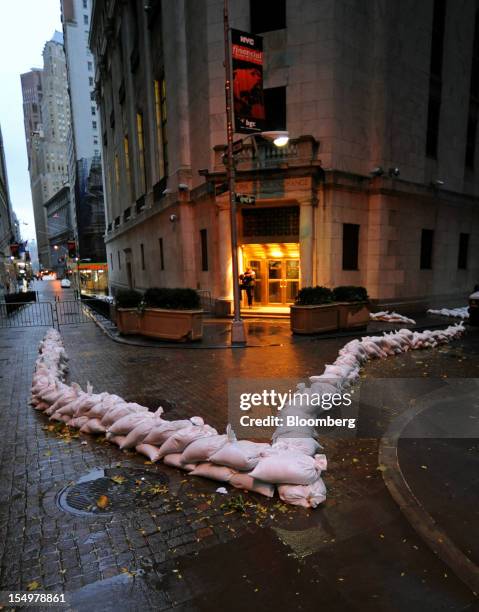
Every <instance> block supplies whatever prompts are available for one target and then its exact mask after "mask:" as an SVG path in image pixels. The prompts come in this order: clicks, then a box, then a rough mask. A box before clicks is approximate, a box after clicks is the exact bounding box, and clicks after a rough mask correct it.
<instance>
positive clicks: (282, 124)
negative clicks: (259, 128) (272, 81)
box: [264, 87, 286, 130]
mask: <svg viewBox="0 0 479 612" xmlns="http://www.w3.org/2000/svg"><path fill="white" fill-rule="evenodd" d="M264 110H265V117H266V130H286V87H270V88H269V89H265V90H264Z"/></svg>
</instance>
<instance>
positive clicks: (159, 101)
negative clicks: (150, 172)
mask: <svg viewBox="0 0 479 612" xmlns="http://www.w3.org/2000/svg"><path fill="white" fill-rule="evenodd" d="M154 85H155V117H156V140H157V155H158V165H159V167H160V179H162V178H164V177H165V176H167V174H168V150H167V147H168V138H167V134H166V82H165V79H164V78H161V79H160V80H159V81H155V83H154Z"/></svg>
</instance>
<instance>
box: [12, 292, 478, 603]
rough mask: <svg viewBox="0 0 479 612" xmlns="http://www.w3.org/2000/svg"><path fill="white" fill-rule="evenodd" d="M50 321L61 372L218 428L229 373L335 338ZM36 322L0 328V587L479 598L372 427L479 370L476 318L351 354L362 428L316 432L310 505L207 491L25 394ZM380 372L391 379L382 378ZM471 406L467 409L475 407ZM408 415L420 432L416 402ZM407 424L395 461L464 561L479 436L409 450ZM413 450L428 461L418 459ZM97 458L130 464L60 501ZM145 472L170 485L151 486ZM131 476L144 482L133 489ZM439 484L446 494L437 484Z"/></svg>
mask: <svg viewBox="0 0 479 612" xmlns="http://www.w3.org/2000/svg"><path fill="white" fill-rule="evenodd" d="M35 288H36V289H37V290H39V292H40V297H41V299H45V300H47V299H52V298H53V296H54V295H55V294H61V296H63V297H64V298H65V297H68V298H70V297H72V296H71V294H70V293H69V292H68V290H66V291H65V290H59V289H58V281H51V282H48V281H44V282H43V283H37V286H36V287H35ZM60 330H61V334H62V337H63V340H64V344H65V348H66V351H67V353H68V355H69V357H70V373H69V376H68V381H70V382H72V381H76V382H78V383H79V384H80V385H82V387H85V385H86V383H87V381H89V382H90V383H92V384H93V387H94V390H95V391H97V392H101V391H104V390H107V391H109V392H110V393H117V394H119V395H121V396H123V397H125V398H126V399H128V400H131V401H137V402H140V403H142V404H144V405H146V406H148V407H149V408H152V409H153V408H156V407H157V406H159V405H163V406H164V407H165V412H166V415H167V418H172V417H180V418H182V417H189V416H193V415H201V416H203V417H204V418H205V421H206V422H208V423H210V424H211V425H213V426H214V427H217V428H218V430H219V431H221V430H223V429H224V427H225V426H226V423H227V418H228V417H227V402H226V393H227V390H226V384H227V381H228V379H229V378H230V377H239V378H254V377H255V376H257V375H258V373H259V372H260V373H261V376H264V377H269V378H282V377H289V378H295V377H298V378H299V377H300V378H304V377H305V376H307V375H310V374H314V373H318V372H320V371H322V368H323V366H324V364H325V363H330V362H332V361H333V360H334V359H335V355H336V353H337V351H338V349H339V348H340V347H341V346H342V345H343V344H344V343H345V339H344V338H343V339H341V338H338V339H329V340H317V341H315V342H301V343H296V344H295V343H285V344H284V345H282V346H264V347H253V348H250V349H237V350H235V349H229V350H214V349H211V350H210V349H205V350H201V351H198V350H188V349H186V348H185V349H168V348H165V349H161V348H147V347H135V346H128V345H123V344H118V343H115V342H113V341H112V340H111V339H110V338H108V337H107V336H106V335H105V334H104V333H103V332H102V331H101V330H100V329H99V328H98V327H97V326H96V325H95V324H94V323H93V322H91V321H89V322H87V323H81V324H76V325H75V324H73V325H61V326H60ZM45 331H46V328H40V327H32V328H20V329H8V330H1V331H0V341H1V343H0V362H1V364H2V369H1V379H0V380H1V388H2V393H1V400H0V420H1V431H2V445H1V455H0V458H1V467H0V469H1V473H0V483H1V484H0V541H1V544H0V554H1V570H0V576H1V578H0V584H1V589H3V590H9V591H10V590H15V591H17V590H26V589H28V588H29V587H28V585H32V584H33V585H34V586H35V585H39V586H38V587H37V588H38V589H40V588H41V589H46V590H47V591H51V592H64V593H66V594H67V596H68V597H69V598H70V599H69V601H70V602H71V606H72V609H78V610H97V609H98V610H100V609H101V610H109V609H111V610H113V609H115V610H123V609H124V610H132V609H137V608H138V609H140V608H143V609H144V608H145V607H146V608H147V609H160V610H168V609H182V610H224V609H234V610H236V609H243V608H244V607H245V606H250V607H252V608H254V609H259V608H263V609H279V610H286V609H295V610H312V609H317V607H318V605H327V606H328V608H329V609H331V610H341V611H342V610H364V609H367V610H405V609H410V610H421V611H422V610H431V611H433V610H440V609H444V610H445V609H447V610H475V609H477V608H476V607H475V606H476V602H475V597H474V595H473V594H472V592H471V590H470V589H469V588H467V586H466V585H465V584H464V582H463V581H462V580H461V579H460V577H458V576H456V575H455V574H454V573H453V572H452V571H451V569H450V568H449V567H448V566H447V565H446V564H444V563H443V562H442V561H441V560H440V558H438V557H437V556H436V555H435V554H434V553H433V552H431V550H430V548H429V547H428V546H427V544H426V543H425V542H424V540H423V539H422V538H421V537H420V535H419V534H418V532H417V530H416V529H415V528H413V526H411V524H410V523H409V522H408V520H407V519H406V518H405V516H404V515H403V514H402V512H401V511H400V508H399V506H398V505H397V503H396V502H395V501H394V499H393V498H392V496H391V494H390V492H389V491H388V488H387V487H386V486H385V481H384V479H383V471H382V469H381V465H380V462H379V459H378V448H379V445H380V440H381V437H382V436H383V435H384V433H385V431H386V429H387V428H388V426H389V425H390V424H391V422H393V421H394V419H395V418H397V416H398V415H400V414H401V412H402V411H404V410H405V409H406V407H407V405H409V404H410V400H411V401H420V400H422V399H424V398H425V397H426V396H428V394H430V393H432V392H434V391H436V390H437V388H438V386H441V387H443V388H447V385H448V384H451V383H452V381H455V380H457V379H461V378H467V379H474V378H478V376H477V373H478V370H479V360H478V358H477V355H478V352H479V333H478V332H477V331H476V330H474V329H473V328H469V329H468V330H467V332H466V334H465V336H464V337H463V339H461V340H457V341H454V342H453V343H452V344H451V345H446V346H443V347H440V348H438V349H430V350H424V351H415V352H412V353H406V354H403V355H399V356H396V357H390V358H388V359H387V360H385V361H374V362H370V363H369V364H368V365H367V366H366V367H365V368H364V370H363V372H362V378H361V384H360V387H361V394H362V395H361V397H362V401H361V419H362V417H363V416H364V423H363V425H362V427H363V432H362V433H361V431H360V432H358V437H347V438H341V437H326V436H325V437H324V439H321V440H320V441H321V443H322V444H323V446H324V452H325V453H326V455H327V457H328V471H327V472H326V473H325V475H324V478H325V483H326V486H327V488H328V499H327V501H326V502H325V503H324V504H323V505H322V506H320V507H319V508H317V509H315V510H304V509H301V508H297V507H294V506H286V505H284V504H282V503H280V502H279V500H278V498H273V499H271V500H268V499H266V498H262V497H260V496H258V495H255V494H246V493H244V492H239V491H237V490H235V489H232V488H230V487H227V488H228V495H225V496H222V495H219V494H217V493H215V491H216V489H217V483H214V482H212V481H207V480H203V479H198V478H194V477H188V476H186V475H185V473H183V472H179V471H178V470H175V469H174V468H169V467H167V466H165V465H163V464H161V463H160V464H158V465H151V464H150V462H148V461H146V462H145V460H144V457H143V458H142V457H141V456H139V455H137V454H135V453H132V452H121V451H119V450H118V449H117V448H116V447H114V446H112V445H110V444H107V443H105V441H104V439H103V437H99V438H98V437H96V438H95V437H93V436H88V435H83V434H80V435H78V434H77V433H76V432H71V433H68V432H65V431H63V430H62V429H59V428H55V427H52V426H49V422H48V419H47V418H46V417H45V416H44V415H42V414H38V413H36V412H35V411H34V410H33V409H32V408H31V406H29V405H28V398H29V388H30V384H31V377H32V373H33V365H34V361H35V358H36V353H37V345H38V342H39V341H40V340H41V339H42V337H43V335H44V333H45ZM381 379H387V380H384V381H382V380H381ZM411 379H415V380H417V381H418V383H417V386H414V384H411ZM368 384H371V385H372V386H371V387H370V390H368V388H369V387H368ZM378 384H380V387H378V386H377V385H378ZM388 385H392V387H390V389H393V388H395V389H396V391H395V392H394V393H392V392H391V393H389V392H388ZM394 385H396V387H394ZM379 388H380V389H383V394H384V395H383V398H381V400H379V398H378V389H379ZM398 390H399V391H398ZM388 393H389V395H388ZM372 396H374V398H373V399H372ZM395 398H396V400H397V401H395ZM383 400H384V401H383ZM386 400H387V401H386ZM475 410H476V412H475V413H471V412H470V411H467V410H465V411H464V414H463V416H464V417H465V418H466V417H467V418H469V414H471V415H472V417H473V418H476V417H477V416H478V415H477V407H476V408H475ZM361 419H360V426H361ZM368 419H369V421H370V422H368ZM372 421H374V423H372ZM421 427H422V430H420V435H421V436H422V435H425V434H424V432H425V431H426V432H427V420H424V419H423V422H422V424H421ZM421 431H422V432H423V433H421ZM420 442H421V440H420V439H418V438H417V437H416V438H415V439H411V438H408V439H407V440H405V441H404V442H401V447H400V455H399V457H400V461H401V468H403V466H404V470H405V475H406V477H407V478H408V479H410V483H411V487H412V488H413V492H414V493H416V494H418V495H419V494H421V495H422V496H423V497H424V506H425V507H426V508H427V510H428V511H429V512H430V513H431V514H433V515H434V517H435V518H436V519H437V521H438V523H439V524H440V525H441V526H442V527H443V528H444V530H445V531H447V533H448V534H449V535H450V537H451V538H453V539H454V540H455V542H456V544H457V545H458V547H460V548H461V547H462V548H463V550H464V553H466V554H470V555H471V557H472V558H473V560H475V561H476V562H477V550H476V547H475V542H477V541H478V540H479V538H478V537H477V535H478V534H477V533H475V530H477V525H478V521H477V512H478V511H477V507H476V506H477V504H475V503H474V500H477V493H478V491H477V485H478V481H477V476H476V472H477V441H476V440H469V439H462V440H450V439H449V440H442V441H435V440H430V441H428V447H427V448H428V450H427V457H423V456H421V453H422V452H423V451H424V452H426V451H425V450H424V446H423V445H422V444H419V443H420ZM424 464H426V465H427V467H428V470H427V473H426V470H424V469H421V467H419V468H418V465H419V466H421V465H424ZM445 466H448V470H445ZM100 472H101V474H102V475H110V476H111V475H112V474H115V475H121V476H122V477H124V478H126V480H127V482H126V484H127V485H128V483H129V482H130V480H131V490H128V491H125V493H124V498H122V503H121V504H118V508H117V509H114V511H113V513H112V514H111V516H109V517H108V518H106V517H105V518H103V517H101V516H97V515H88V513H84V514H82V515H77V514H72V513H71V512H68V511H65V508H64V507H63V508H62V507H61V504H60V503H59V495H60V494H61V491H62V490H63V489H64V488H65V487H66V486H68V485H69V484H71V483H72V482H76V481H78V480H79V479H81V478H84V477H85V476H88V475H92V474H93V475H95V474H98V473H100ZM460 474H462V475H463V476H462V478H460V477H459V475H460ZM468 475H470V476H468ZM142 478H144V479H145V480H144V481H143V480H141V479H142ZM445 480H447V481H448V482H449V484H448V485H444V481H445ZM137 482H140V485H137V484H135V483H137ZM142 482H143V483H145V484H141V483H142ZM156 482H158V483H161V484H162V485H166V488H165V489H161V488H160V489H159V491H160V492H157V490H156V489H155V483H156ZM125 486H126V485H125ZM128 486H129V485H128ZM138 486H139V487H140V488H141V487H142V486H143V487H144V488H145V490H144V491H141V492H140V494H139V493H138V491H137V490H136V489H138ZM444 486H448V487H449V489H448V491H449V494H448V496H446V497H445V496H443V495H440V494H439V491H440V490H441V488H442V487H444ZM239 498H241V499H240V500H239ZM447 499H449V500H450V502H448V501H447ZM448 504H449V505H448ZM459 509H460V510H459ZM67 510H68V509H67ZM457 512H460V514H457ZM465 533H467V534H468V536H467V538H466V539H464V534H465ZM468 543H469V546H468ZM99 602H101V604H99ZM135 606H136V607H135Z"/></svg>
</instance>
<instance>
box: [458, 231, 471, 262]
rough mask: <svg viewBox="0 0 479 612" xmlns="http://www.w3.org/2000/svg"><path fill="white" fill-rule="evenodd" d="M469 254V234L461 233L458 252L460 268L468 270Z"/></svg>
mask: <svg viewBox="0 0 479 612" xmlns="http://www.w3.org/2000/svg"><path fill="white" fill-rule="evenodd" d="M468 254H469V234H459V251H458V254H457V267H458V269H459V270H467V259H468Z"/></svg>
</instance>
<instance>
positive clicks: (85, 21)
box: [83, 15, 88, 25]
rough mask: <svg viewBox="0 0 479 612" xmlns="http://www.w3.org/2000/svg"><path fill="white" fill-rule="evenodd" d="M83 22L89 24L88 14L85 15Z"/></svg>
mask: <svg viewBox="0 0 479 612" xmlns="http://www.w3.org/2000/svg"><path fill="white" fill-rule="evenodd" d="M83 23H84V24H85V25H88V15H83Z"/></svg>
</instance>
